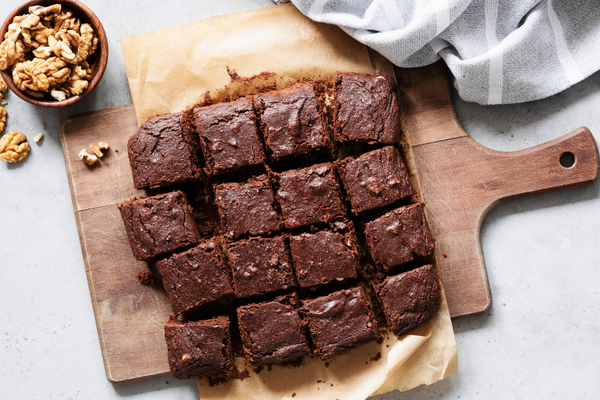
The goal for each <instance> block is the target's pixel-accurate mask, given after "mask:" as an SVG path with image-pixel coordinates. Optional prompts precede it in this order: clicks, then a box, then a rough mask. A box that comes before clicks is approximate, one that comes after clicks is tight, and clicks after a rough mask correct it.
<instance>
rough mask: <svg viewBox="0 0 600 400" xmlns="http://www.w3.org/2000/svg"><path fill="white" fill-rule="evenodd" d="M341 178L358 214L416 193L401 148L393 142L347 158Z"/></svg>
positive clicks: (341, 171)
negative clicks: (393, 145) (358, 155)
mask: <svg viewBox="0 0 600 400" xmlns="http://www.w3.org/2000/svg"><path fill="white" fill-rule="evenodd" d="M340 179H341V181H342V184H343V185H344V189H345V190H346V195H347V198H348V200H349V201H350V204H351V205H352V211H353V212H354V213H355V214H359V213H361V212H364V211H368V210H373V209H375V208H379V207H383V206H387V205H389V204H392V203H393V202H395V201H398V200H400V199H403V198H405V197H408V196H411V195H413V194H414V193H415V190H414V189H413V187H412V184H411V183H410V178H409V176H408V171H407V169H406V166H405V165H404V162H403V161H402V157H400V152H399V151H398V149H396V148H395V147H392V146H388V147H384V148H383V149H379V150H374V151H371V152H368V153H366V154H363V155H361V156H360V157H356V158H354V157H352V158H349V159H346V160H344V162H343V163H342V164H341V166H340Z"/></svg>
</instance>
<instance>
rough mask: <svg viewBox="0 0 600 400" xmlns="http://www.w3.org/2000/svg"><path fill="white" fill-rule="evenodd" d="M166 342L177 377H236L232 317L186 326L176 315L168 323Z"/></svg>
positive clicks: (170, 363) (172, 371)
mask: <svg viewBox="0 0 600 400" xmlns="http://www.w3.org/2000/svg"><path fill="white" fill-rule="evenodd" d="M165 339H166V340H167V350H168V357H169V367H170V369H171V373H172V374H173V376H174V377H175V378H177V379H188V378H193V377H202V376H208V377H210V378H229V377H231V376H232V374H233V353H232V347H231V336H230V333H229V317H224V316H222V317H216V318H213V319H209V320H203V321H189V322H185V323H184V322H181V321H179V320H178V319H177V318H176V317H173V316H172V317H170V319H169V321H168V322H167V323H166V324H165Z"/></svg>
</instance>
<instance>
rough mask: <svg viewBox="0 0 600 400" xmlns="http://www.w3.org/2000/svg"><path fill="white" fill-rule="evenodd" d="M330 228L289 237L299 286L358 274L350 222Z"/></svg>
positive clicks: (356, 253) (307, 285) (309, 285)
mask: <svg viewBox="0 0 600 400" xmlns="http://www.w3.org/2000/svg"><path fill="white" fill-rule="evenodd" d="M332 227H333V229H331V230H329V229H327V230H322V231H318V232H316V233H301V234H299V235H294V236H291V237H290V252H291V254H292V261H293V262H294V268H295V270H296V278H297V279H298V284H299V285H300V287H316V286H319V285H325V284H328V283H330V282H341V281H345V280H348V279H353V278H356V277H357V276H358V272H357V271H358V268H359V263H358V259H359V257H358V251H357V240H356V233H355V232H354V226H353V224H352V223H351V222H349V221H338V222H334V223H333V224H332Z"/></svg>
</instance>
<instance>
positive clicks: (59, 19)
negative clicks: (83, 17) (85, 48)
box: [54, 11, 81, 32]
mask: <svg viewBox="0 0 600 400" xmlns="http://www.w3.org/2000/svg"><path fill="white" fill-rule="evenodd" d="M80 27H81V21H80V20H79V19H78V18H74V17H73V13H72V12H71V11H63V12H61V13H60V14H58V15H57V16H56V17H55V18H54V30H56V31H57V32H58V31H62V32H66V31H68V30H69V29H71V30H74V31H79V28H80Z"/></svg>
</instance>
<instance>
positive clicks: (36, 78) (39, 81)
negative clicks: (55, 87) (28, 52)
mask: <svg viewBox="0 0 600 400" xmlns="http://www.w3.org/2000/svg"><path fill="white" fill-rule="evenodd" d="M13 81H14V82H15V85H17V87H18V88H19V89H20V90H23V91H25V90H33V91H47V90H48V89H49V88H50V83H49V82H48V77H47V76H46V75H45V74H42V73H40V72H39V70H37V68H36V63H35V62H34V61H25V62H22V63H19V64H17V66H16V67H15V69H14V70H13Z"/></svg>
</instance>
